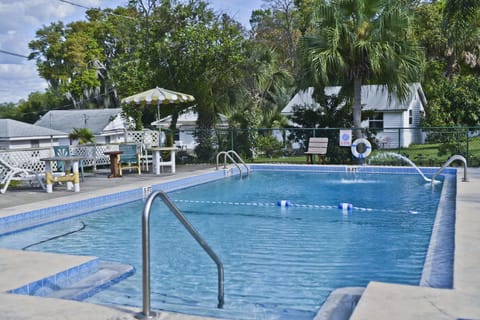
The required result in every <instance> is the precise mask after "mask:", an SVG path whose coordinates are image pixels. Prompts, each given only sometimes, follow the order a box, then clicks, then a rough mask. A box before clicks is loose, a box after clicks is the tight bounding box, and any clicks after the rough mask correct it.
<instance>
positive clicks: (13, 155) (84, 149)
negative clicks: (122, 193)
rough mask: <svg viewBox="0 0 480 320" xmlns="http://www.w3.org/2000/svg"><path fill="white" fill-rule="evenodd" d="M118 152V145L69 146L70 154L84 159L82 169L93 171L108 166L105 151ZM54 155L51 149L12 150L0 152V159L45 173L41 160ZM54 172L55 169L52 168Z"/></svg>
mask: <svg viewBox="0 0 480 320" xmlns="http://www.w3.org/2000/svg"><path fill="white" fill-rule="evenodd" d="M109 150H118V145H114V144H109V145H96V144H92V145H75V146H70V154H71V155H78V156H82V157H85V159H84V160H83V166H84V167H92V168H93V169H94V171H95V170H96V169H97V166H108V165H110V158H109V156H107V155H105V154H104V152H105V151H109ZM53 155H54V151H53V148H51V147H47V148H31V149H14V150H2V151H0V158H2V159H3V160H5V161H6V162H8V163H9V164H11V165H13V166H15V167H19V168H23V169H29V170H33V171H35V172H39V173H40V172H45V162H43V161H41V160H40V159H41V158H47V157H51V156H53ZM53 169H54V170H56V168H53Z"/></svg>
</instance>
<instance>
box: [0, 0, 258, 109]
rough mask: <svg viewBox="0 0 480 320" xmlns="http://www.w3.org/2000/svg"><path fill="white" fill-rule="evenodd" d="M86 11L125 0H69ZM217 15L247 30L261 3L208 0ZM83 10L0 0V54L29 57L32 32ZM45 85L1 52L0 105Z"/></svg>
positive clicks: (57, 1) (57, 3) (43, 1)
mask: <svg viewBox="0 0 480 320" xmlns="http://www.w3.org/2000/svg"><path fill="white" fill-rule="evenodd" d="M68 2H71V3H76V4H79V5H81V6H85V7H100V8H102V9H103V8H109V7H110V8H114V7H117V6H123V5H126V3H127V2H128V1H127V0H68ZM208 2H209V3H210V4H211V6H212V7H213V8H214V9H215V10H216V11H218V12H225V13H227V14H229V15H230V16H232V17H233V18H235V19H236V20H238V21H240V22H242V23H243V24H244V25H246V26H248V20H249V18H250V14H251V12H252V11H253V10H255V9H259V8H261V6H262V4H263V1H262V0H210V1H208ZM84 12H85V9H82V8H81V7H78V6H74V5H71V4H68V3H65V2H63V1H61V0H16V1H15V0H13V1H12V0H0V50H3V51H8V52H13V53H16V54H19V55H23V56H28V54H29V53H30V51H29V49H28V43H29V42H30V41H31V40H34V37H35V31H37V30H38V29H40V28H42V26H44V25H49V24H50V23H51V22H54V21H59V20H60V21H64V22H70V21H75V20H80V19H83V17H84ZM45 88H46V83H45V81H43V80H42V79H41V78H40V77H39V76H38V74H37V69H36V66H35V63H34V62H32V61H28V60H27V59H26V58H24V57H19V56H14V55H9V54H5V53H2V52H0V103H2V102H15V103H16V102H18V101H19V100H20V99H27V98H28V94H29V93H31V92H34V91H40V92H43V90H44V89H45Z"/></svg>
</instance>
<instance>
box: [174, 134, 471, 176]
mask: <svg viewBox="0 0 480 320" xmlns="http://www.w3.org/2000/svg"><path fill="white" fill-rule="evenodd" d="M342 130H351V131H352V141H353V140H355V138H354V136H355V135H358V134H360V133H361V135H362V136H363V137H366V138H367V139H368V140H369V142H370V143H371V145H372V151H373V152H372V154H371V156H370V157H369V159H375V155H376V154H378V153H386V152H394V153H398V154H401V155H403V156H405V157H408V158H409V159H410V160H411V161H413V162H414V163H415V164H417V165H419V166H441V165H443V164H444V163H445V162H446V161H447V160H448V159H449V158H450V157H451V156H453V155H457V154H458V155H462V156H464V157H465V158H466V159H467V162H468V165H469V166H474V167H478V166H480V127H432V128H381V129H375V128H361V129H352V128H268V129H237V128H218V129H210V130H208V133H207V134H209V135H210V137H211V139H210V140H209V142H210V143H211V146H210V147H211V150H212V157H211V158H209V159H199V158H198V156H197V154H196V149H197V146H198V143H197V139H196V137H198V136H202V135H205V133H206V132H205V131H202V130H199V129H196V130H182V129H178V130H176V131H175V132H168V131H166V132H165V134H166V136H167V137H170V138H167V141H170V144H172V145H175V146H177V147H178V148H179V152H178V156H179V159H178V160H179V162H180V163H189V162H198V161H204V162H205V161H207V162H209V161H212V162H213V161H214V158H215V155H216V154H217V153H218V152H220V151H225V150H235V151H236V152H237V153H239V154H240V155H241V157H242V158H244V159H247V160H248V161H251V162H282V163H306V157H305V155H304V152H305V151H306V150H307V149H308V140H309V138H310V137H327V138H328V139H329V140H328V141H329V142H328V150H327V157H326V161H325V163H328V164H358V159H356V158H354V157H353V156H352V152H351V151H352V150H351V148H350V147H345V146H341V143H340V142H341V141H340V140H341V137H340V132H341V131H342ZM369 159H367V162H369V161H370V160H369ZM385 159H386V158H385V157H382V161H383V162H386V161H387V160H385ZM388 161H389V162H388V163H387V164H392V165H404V164H405V163H402V161H401V160H400V159H399V158H392V159H389V160H388Z"/></svg>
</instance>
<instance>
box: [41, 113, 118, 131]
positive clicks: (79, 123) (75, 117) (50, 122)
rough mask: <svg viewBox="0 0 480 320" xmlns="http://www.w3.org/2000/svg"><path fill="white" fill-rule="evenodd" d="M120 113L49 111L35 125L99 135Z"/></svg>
mask: <svg viewBox="0 0 480 320" xmlns="http://www.w3.org/2000/svg"><path fill="white" fill-rule="evenodd" d="M121 112H122V109H121V108H115V109H72V110H50V111H49V112H47V113H46V114H45V115H43V117H42V118H40V119H39V120H38V121H37V122H35V125H37V126H41V127H45V128H51V129H54V130H59V131H63V132H66V133H72V132H73V129H75V128H84V127H86V128H89V129H90V130H92V132H93V134H101V133H102V131H103V130H104V129H105V128H106V127H107V126H108V124H109V123H110V122H111V121H112V119H113V118H115V117H116V116H118V115H119V114H120V113H121Z"/></svg>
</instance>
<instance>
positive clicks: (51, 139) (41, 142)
mask: <svg viewBox="0 0 480 320" xmlns="http://www.w3.org/2000/svg"><path fill="white" fill-rule="evenodd" d="M67 137H68V134H66V133H65V132H61V131H58V130H54V129H50V128H44V127H41V126H36V125H33V124H30V123H25V122H21V121H17V120H12V119H0V150H12V149H28V148H43V147H51V146H54V145H55V146H56V145H58V144H59V140H62V139H66V138H67Z"/></svg>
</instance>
